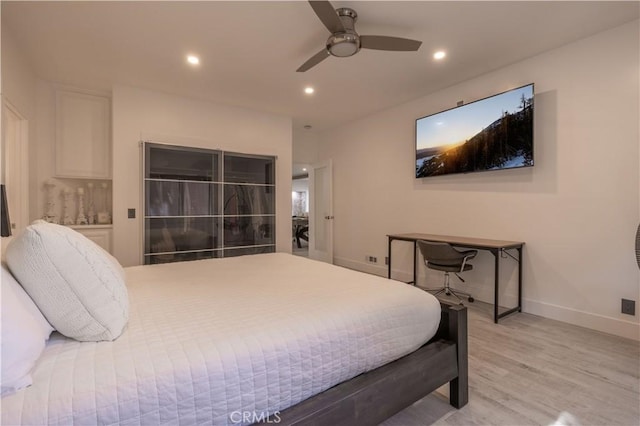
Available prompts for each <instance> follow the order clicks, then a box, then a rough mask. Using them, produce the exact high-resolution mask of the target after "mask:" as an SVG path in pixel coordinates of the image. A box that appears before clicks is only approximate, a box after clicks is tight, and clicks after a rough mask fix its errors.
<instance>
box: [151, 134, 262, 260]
mask: <svg viewBox="0 0 640 426" xmlns="http://www.w3.org/2000/svg"><path fill="white" fill-rule="evenodd" d="M144 173H145V174H144V191H145V194H144V202H145V206H144V222H145V224H144V263H145V264H153V263H166V262H177V261H185V260H197V259H207V258H215V257H230V256H239V255H244V254H257V253H270V252H274V251H275V158H274V157H265V156H254V155H247V154H238V153H229V152H224V151H213V150H204V149H198V148H186V147H181V146H173V145H161V144H154V143H144Z"/></svg>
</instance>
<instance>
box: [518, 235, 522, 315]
mask: <svg viewBox="0 0 640 426" xmlns="http://www.w3.org/2000/svg"><path fill="white" fill-rule="evenodd" d="M518 312H522V246H520V247H518Z"/></svg>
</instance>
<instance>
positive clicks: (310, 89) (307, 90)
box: [304, 86, 315, 95]
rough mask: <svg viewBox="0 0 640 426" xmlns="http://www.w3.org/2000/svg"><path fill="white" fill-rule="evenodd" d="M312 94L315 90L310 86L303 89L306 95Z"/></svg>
mask: <svg viewBox="0 0 640 426" xmlns="http://www.w3.org/2000/svg"><path fill="white" fill-rule="evenodd" d="M313 92H315V89H314V88H313V87H311V86H307V87H305V88H304V93H306V94H307V95H311V94H313Z"/></svg>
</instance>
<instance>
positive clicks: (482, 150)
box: [416, 84, 533, 178]
mask: <svg viewBox="0 0 640 426" xmlns="http://www.w3.org/2000/svg"><path fill="white" fill-rule="evenodd" d="M529 166H533V84H529V85H526V86H522V87H519V88H517V89H512V90H509V91H507V92H503V93H500V94H497V95H494V96H491V97H488V98H484V99H480V100H478V101H475V102H471V103H468V104H465V105H462V106H459V107H455V108H452V109H449V110H446V111H442V112H439V113H437V114H433V115H429V116H426V117H423V118H419V119H417V120H416V178H425V177H431V176H440V175H446V174H453V173H471V172H479V171H485V170H500V169H511V168H517V167H529Z"/></svg>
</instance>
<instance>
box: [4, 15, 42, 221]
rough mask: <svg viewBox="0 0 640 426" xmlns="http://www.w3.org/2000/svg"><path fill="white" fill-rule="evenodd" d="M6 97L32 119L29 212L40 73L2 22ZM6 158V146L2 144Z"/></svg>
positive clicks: (32, 202)
mask: <svg viewBox="0 0 640 426" xmlns="http://www.w3.org/2000/svg"><path fill="white" fill-rule="evenodd" d="M2 98H3V100H4V101H8V102H9V103H10V104H11V105H12V106H13V107H15V108H16V109H17V110H18V112H19V113H20V115H21V116H22V117H24V118H25V119H26V120H28V122H29V125H28V127H29V145H31V147H30V149H29V158H30V161H29V164H28V165H25V166H29V170H28V172H29V175H30V178H29V185H30V190H29V210H30V213H29V216H30V217H33V214H34V212H35V210H36V207H35V206H36V200H37V198H36V186H35V179H34V176H35V175H36V173H37V169H36V168H35V167H31V165H33V164H34V161H35V158H36V151H35V150H34V149H33V148H32V147H33V143H34V140H35V134H36V74H35V72H34V71H33V69H32V66H31V64H30V63H29V61H28V60H27V58H26V56H25V55H24V54H23V52H22V49H21V47H20V46H19V45H18V44H17V42H16V41H15V39H14V38H13V35H12V34H11V33H10V32H9V30H8V27H7V26H6V25H3V26H2ZM2 154H3V155H2V158H4V146H3V147H2ZM3 170H4V168H3Z"/></svg>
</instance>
